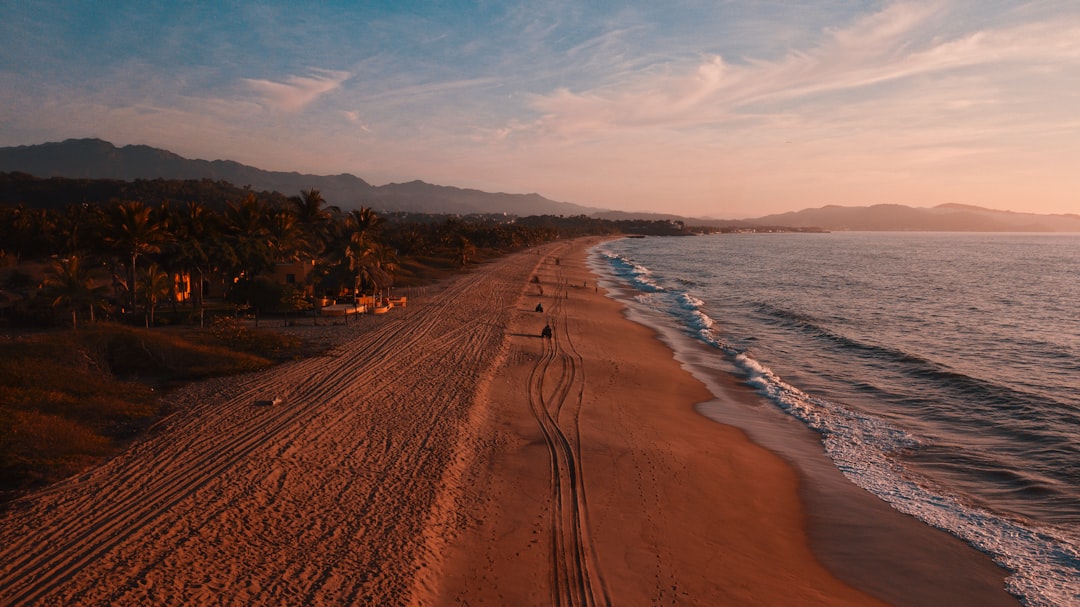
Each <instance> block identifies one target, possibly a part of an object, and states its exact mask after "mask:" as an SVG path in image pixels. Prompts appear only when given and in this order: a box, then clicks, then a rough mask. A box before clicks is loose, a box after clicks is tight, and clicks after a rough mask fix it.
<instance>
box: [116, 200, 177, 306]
mask: <svg viewBox="0 0 1080 607" xmlns="http://www.w3.org/2000/svg"><path fill="white" fill-rule="evenodd" d="M108 215H109V222H108V225H107V226H106V230H107V234H106V236H105V242H106V243H108V244H109V245H111V246H112V247H113V248H114V249H115V250H116V251H118V252H120V253H123V254H124V255H126V256H127V257H128V258H130V260H131V264H130V265H129V266H128V268H127V277H128V283H127V289H128V300H129V303H130V304H131V306H132V307H134V306H135V292H136V289H137V285H136V277H135V264H136V263H137V262H138V259H139V256H140V255H146V254H149V253H157V252H158V251H160V250H161V244H162V242H164V240H165V237H166V235H167V233H166V231H165V223H164V222H162V221H159V220H157V218H155V217H154V213H153V209H151V208H150V207H148V206H146V204H144V203H142V202H137V201H133V202H121V203H118V204H116V205H114V206H112V207H111V208H110V209H109V212H108Z"/></svg>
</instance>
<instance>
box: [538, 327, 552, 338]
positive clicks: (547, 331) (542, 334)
mask: <svg viewBox="0 0 1080 607" xmlns="http://www.w3.org/2000/svg"><path fill="white" fill-rule="evenodd" d="M540 337H551V325H544V330H543V331H541V332H540Z"/></svg>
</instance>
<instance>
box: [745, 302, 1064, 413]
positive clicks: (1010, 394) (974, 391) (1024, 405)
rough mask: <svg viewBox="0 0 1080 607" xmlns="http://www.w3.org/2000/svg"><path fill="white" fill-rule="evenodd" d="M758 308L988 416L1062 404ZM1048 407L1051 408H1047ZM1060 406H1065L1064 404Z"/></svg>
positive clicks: (805, 318)
mask: <svg viewBox="0 0 1080 607" xmlns="http://www.w3.org/2000/svg"><path fill="white" fill-rule="evenodd" d="M755 307H756V309H757V310H758V311H759V312H761V313H762V314H765V315H767V316H770V317H772V318H775V319H778V320H780V321H781V322H784V323H785V324H786V325H787V326H789V327H792V328H795V329H798V330H799V331H801V332H803V333H804V334H807V335H810V336H811V337H813V338H816V339H819V340H822V341H826V342H829V343H832V344H834V345H835V346H836V347H838V348H841V349H843V350H844V351H846V352H849V353H854V354H856V355H858V356H860V357H861V358H863V359H867V360H872V361H882V362H886V363H892V364H893V365H894V366H893V367H892V368H893V369H896V370H900V371H901V372H903V373H904V374H906V375H908V376H909V377H911V378H912V379H915V380H918V381H931V382H933V383H934V384H935V385H938V386H940V387H942V388H943V389H945V390H947V391H949V392H950V393H952V394H955V395H956V396H957V397H959V398H962V399H966V400H969V401H970V402H972V403H978V404H979V405H980V406H981V408H982V409H984V410H985V411H986V412H995V411H996V412H999V413H1000V412H1006V413H1009V414H1010V416H1009V417H1010V418H1011V417H1012V415H1011V414H1012V413H1015V412H1016V411H1018V410H1020V411H1022V410H1024V409H1030V408H1038V409H1040V410H1053V409H1055V408H1056V407H1057V405H1058V404H1059V403H1057V402H1048V400H1047V398H1046V397H1045V396H1042V395H1038V394H1033V393H1029V392H1023V391H1020V390H1016V389H1015V388H1012V387H1009V386H1005V385H1002V384H999V383H996V382H993V381H990V380H988V379H986V378H982V377H975V376H972V375H969V374H967V373H963V372H961V371H958V370H955V369H952V368H950V367H949V366H947V365H945V364H943V363H941V362H938V361H934V360H931V359H929V358H926V357H924V356H920V355H918V354H915V353H912V352H907V351H904V350H899V349H896V348H892V347H889V346H885V345H882V344H873V343H867V342H864V341H861V340H859V339H855V338H852V337H849V336H847V335H844V334H841V333H839V332H836V331H834V330H832V329H829V328H827V327H825V326H824V325H823V323H822V322H821V321H820V320H818V319H816V318H814V317H813V316H810V315H807V314H801V313H798V312H794V311H792V310H787V309H785V308H782V307H779V306H776V305H773V304H769V303H766V302H758V303H757V304H756V306H755ZM1048 404H1049V405H1051V406H1050V407H1047V406H1046V405H1048ZM1061 406H1064V404H1063V403H1062V404H1061Z"/></svg>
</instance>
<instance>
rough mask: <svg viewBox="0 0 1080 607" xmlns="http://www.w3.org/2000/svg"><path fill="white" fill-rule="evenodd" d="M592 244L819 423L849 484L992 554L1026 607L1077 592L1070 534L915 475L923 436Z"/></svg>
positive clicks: (1079, 573)
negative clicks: (842, 395)
mask: <svg viewBox="0 0 1080 607" xmlns="http://www.w3.org/2000/svg"><path fill="white" fill-rule="evenodd" d="M598 252H599V253H600V254H601V255H602V256H603V257H604V260H605V261H606V262H607V265H606V266H605V267H606V268H607V269H608V270H609V271H610V272H611V273H612V274H614V275H615V276H617V277H619V278H622V279H623V280H625V281H626V282H627V283H629V284H630V286H631V287H633V288H635V289H638V290H639V291H646V293H642V294H640V295H638V296H636V297H635V298H634V299H635V301H637V302H638V303H639V304H642V305H646V306H648V307H649V308H652V309H655V310H659V311H662V312H666V313H667V314H668V315H669V316H670V317H673V318H675V319H676V323H677V324H678V325H679V326H680V327H682V329H683V330H684V332H685V333H686V334H688V335H690V336H691V337H693V338H696V339H699V340H701V341H703V342H705V343H707V344H709V345H711V346H713V347H715V348H717V349H718V350H720V351H722V352H723V353H725V354H726V355H727V356H729V357H730V358H731V359H732V361H733V362H734V363H735V365H736V366H737V367H738V368H739V369H741V370H742V371H743V372H744V373H745V374H746V377H747V382H748V383H749V384H750V385H752V386H753V387H755V388H756V389H757V390H758V391H759V393H761V394H762V395H763V396H765V397H766V398H768V399H769V400H770V401H771V402H773V403H774V404H775V405H776V406H777V407H779V408H780V409H781V410H783V411H785V412H786V413H787V414H789V415H791V416H793V417H795V418H796V419H798V420H800V421H801V422H803V423H804V424H806V425H807V426H808V427H810V428H811V429H813V430H815V431H816V432H817V433H818V434H819V435H820V436H821V441H822V443H823V445H824V447H825V450H826V453H827V454H828V456H829V458H830V459H831V460H832V461H833V462H834V464H835V465H836V466H837V468H838V469H839V470H840V471H841V472H842V473H843V474H844V475H845V476H846V477H847V478H848V479H849V480H850V481H851V482H853V483H854V484H856V485H857V486H859V487H861V488H863V489H865V490H866V491H869V492H870V493H872V494H874V495H876V496H878V497H879V498H880V499H882V500H884V501H885V502H887V503H889V504H890V505H891V506H892V507H893V508H894V509H896V510H898V511H900V512H903V513H905V514H908V515H911V516H914V517H915V518H917V519H919V520H921V521H923V522H925V523H927V524H929V525H931V526H934V527H937V528H939V529H943V530H945V531H948V532H950V533H952V534H953V535H956V536H957V537H960V538H962V539H964V540H965V541H967V542H968V543H969V544H971V545H972V546H974V547H975V548H977V549H979V550H981V551H983V552H985V553H987V554H989V555H990V556H991V557H992V558H993V559H994V560H995V561H996V562H998V563H999V564H1000V565H1002V566H1003V567H1005V568H1006V569H1008V570H1009V571H1011V572H1012V575H1010V576H1009V578H1008V580H1007V587H1008V590H1009V591H1010V592H1011V593H1013V594H1015V595H1017V596H1019V597H1022V599H1023V601H1024V602H1025V604H1027V605H1030V606H1036V607H1043V606H1046V607H1051V606H1054V605H1062V604H1070V603H1072V602H1073V601H1075V600H1076V597H1078V596H1080V542H1078V541H1077V540H1076V539H1075V538H1074V537H1073V536H1074V534H1073V533H1065V532H1063V531H1062V530H1060V529H1055V528H1051V527H1038V526H1035V525H1033V524H1026V523H1024V522H1020V521H1014V520H1011V519H1007V518H1005V517H1003V516H1000V515H998V514H995V513H992V512H990V511H988V510H985V509H982V508H979V507H977V506H974V505H972V504H968V503H966V502H965V501H964V500H963V499H962V498H960V497H959V496H956V495H953V494H951V493H950V492H949V491H948V490H946V489H944V488H943V487H940V486H937V485H935V484H934V483H932V482H931V481H930V480H929V479H927V478H924V477H921V476H919V475H916V474H915V473H914V472H913V471H912V470H910V469H908V468H907V467H905V466H904V465H903V463H902V462H901V461H900V459H899V458H898V457H897V456H899V455H904V454H910V453H912V452H916V451H918V450H919V449H920V448H921V447H922V446H923V445H924V439H922V438H920V437H918V436H915V435H913V434H911V433H910V432H908V431H906V430H904V429H902V428H900V427H897V426H895V425H894V424H891V423H889V422H887V421H886V420H884V419H882V418H880V417H876V416H873V415H870V414H867V413H863V412H859V411H855V410H852V409H850V408H848V407H845V406H843V405H841V404H839V403H836V402H832V401H830V400H827V399H823V398H819V397H816V396H813V395H810V394H807V393H806V392H803V391H802V390H800V389H799V388H797V387H795V386H793V385H791V384H789V383H787V382H785V381H784V380H783V379H782V378H781V377H779V376H778V375H777V374H776V373H774V372H773V371H772V370H771V369H769V368H768V367H767V366H765V365H764V364H762V363H761V362H760V361H758V360H756V359H755V358H754V357H753V355H752V354H751V353H750V352H748V351H741V350H739V349H737V348H734V347H732V346H730V345H728V344H726V343H724V342H723V340H722V339H721V338H720V336H719V334H718V332H717V331H716V330H715V326H716V322H715V320H714V319H712V318H711V317H709V316H708V314H707V313H706V312H705V308H706V305H707V303H706V302H704V301H702V300H701V299H699V298H697V297H694V296H693V295H691V294H690V293H688V292H686V291H683V290H681V289H677V288H665V287H664V286H662V285H668V284H676V285H677V284H685V283H684V282H683V283H681V282H680V281H679V280H678V279H677V278H665V277H658V276H656V275H655V274H654V272H653V271H652V270H650V269H649V268H647V267H645V266H644V265H642V264H640V263H637V262H634V261H631V260H629V259H628V258H626V257H623V256H620V255H617V254H614V253H611V252H610V251H603V250H599V251H598ZM759 307H760V310H761V311H763V312H764V313H766V314H768V315H770V316H772V317H774V318H777V319H778V320H781V321H782V322H785V323H789V324H793V325H796V326H798V328H799V329H800V330H803V331H808V332H811V333H813V334H814V336H815V337H819V338H822V339H827V340H829V341H832V342H834V343H836V344H837V345H838V346H839V347H842V348H844V349H845V350H847V351H855V352H858V353H859V354H861V355H863V356H865V357H869V358H873V359H877V360H886V361H889V362H891V363H897V365H898V367H899V368H902V369H905V372H907V373H909V374H911V375H912V376H914V377H916V378H918V379H930V380H933V381H936V382H942V383H945V384H948V385H950V386H952V387H953V388H954V389H958V390H960V391H961V392H966V393H967V394H968V395H969V396H978V397H992V398H993V400H994V401H1000V402H1001V403H1002V404H1003V405H1010V406H1015V405H1016V402H1017V401H1016V400H1015V398H1016V397H1017V396H1018V395H1017V394H1013V393H1012V392H1011V391H1010V390H1009V389H1008V388H1006V387H1004V386H996V385H993V384H990V383H988V382H985V381H983V380H980V379H978V378H974V377H970V376H967V375H965V374H963V373H959V372H956V371H954V370H951V369H949V368H947V367H945V366H944V365H941V364H940V363H936V362H935V361H931V360H928V359H926V358H923V357H920V356H917V355H913V354H910V353H907V352H902V351H900V350H896V349H893V348H889V347H886V346H880V345H876V344H869V343H864V342H860V341H858V340H855V339H852V338H849V337H847V336H844V335H841V334H839V333H837V332H835V331H830V330H828V329H826V328H825V327H823V326H822V325H821V324H820V321H818V319H815V318H813V317H812V316H809V315H805V314H798V313H795V312H792V311H789V310H784V309H782V308H779V307H776V306H771V305H769V304H760V306H759ZM1024 396H1030V395H1024ZM970 400H974V398H972V399H970ZM1021 400H1026V399H1021Z"/></svg>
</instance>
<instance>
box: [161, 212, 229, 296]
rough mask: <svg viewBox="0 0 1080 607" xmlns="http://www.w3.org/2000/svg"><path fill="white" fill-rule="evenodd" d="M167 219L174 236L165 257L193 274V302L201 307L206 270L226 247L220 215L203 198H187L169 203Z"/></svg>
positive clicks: (190, 274) (189, 273) (179, 267)
mask: <svg viewBox="0 0 1080 607" xmlns="http://www.w3.org/2000/svg"><path fill="white" fill-rule="evenodd" d="M166 222H167V224H168V228H169V231H170V232H171V233H172V236H173V238H172V240H171V241H170V242H169V246H167V248H166V252H167V255H166V257H167V258H168V259H170V260H171V261H172V262H173V263H174V264H175V267H176V268H178V269H180V270H182V271H184V272H186V273H187V274H188V275H189V276H192V278H193V279H192V289H191V291H192V298H191V299H192V305H193V306H194V307H195V308H196V309H201V308H202V306H203V281H204V280H205V274H206V272H208V271H209V270H210V269H211V268H212V266H213V263H212V262H213V261H214V260H218V259H220V258H221V253H222V249H223V247H224V243H223V242H222V239H221V227H222V219H221V215H220V214H218V213H215V212H214V211H212V210H211V209H210V208H209V207H207V206H206V205H205V204H203V203H201V202H188V203H185V204H183V205H180V206H179V207H175V208H174V207H167V209H166ZM195 274H197V275H198V279H197V280H196V279H194V275H195Z"/></svg>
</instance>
